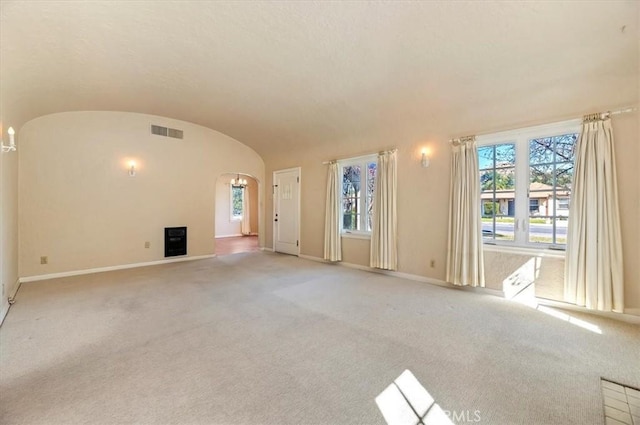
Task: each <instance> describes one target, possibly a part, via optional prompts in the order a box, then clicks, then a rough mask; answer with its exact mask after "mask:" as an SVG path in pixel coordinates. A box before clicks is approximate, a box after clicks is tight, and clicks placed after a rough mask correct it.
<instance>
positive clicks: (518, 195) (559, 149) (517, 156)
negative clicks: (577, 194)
mask: <svg viewBox="0 0 640 425" xmlns="http://www.w3.org/2000/svg"><path fill="white" fill-rule="evenodd" d="M579 131H580V122H579V121H568V122H564V123H558V124H552V125H545V126H538V127H530V128H526V129H521V130H517V131H512V132H504V133H498V134H493V135H487V136H480V137H478V139H477V143H478V168H479V170H480V188H481V195H480V202H481V203H482V204H481V205H482V207H481V213H482V236H483V239H484V240H485V242H489V243H495V244H504V245H518V246H538V247H540V246H543V247H557V248H564V247H565V246H566V243H567V223H568V220H569V204H570V201H571V187H572V182H573V169H574V159H575V148H576V142H577V140H578V135H579Z"/></svg>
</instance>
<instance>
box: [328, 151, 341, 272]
mask: <svg viewBox="0 0 640 425" xmlns="http://www.w3.org/2000/svg"><path fill="white" fill-rule="evenodd" d="M339 172H340V168H339V167H338V164H337V163H335V162H333V163H331V164H329V171H328V173H327V202H326V211H325V218H324V259H325V260H329V261H342V241H341V239H340V220H341V219H342V217H341V214H340V212H341V208H340V175H339Z"/></svg>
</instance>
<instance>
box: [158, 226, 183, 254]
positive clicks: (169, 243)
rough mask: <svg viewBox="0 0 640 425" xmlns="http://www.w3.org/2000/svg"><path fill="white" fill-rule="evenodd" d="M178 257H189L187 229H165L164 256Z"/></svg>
mask: <svg viewBox="0 0 640 425" xmlns="http://www.w3.org/2000/svg"><path fill="white" fill-rule="evenodd" d="M178 255H187V228H186V227H165V228H164V256H165V257H176V256H178Z"/></svg>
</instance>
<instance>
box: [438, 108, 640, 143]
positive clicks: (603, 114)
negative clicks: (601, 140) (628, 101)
mask: <svg viewBox="0 0 640 425" xmlns="http://www.w3.org/2000/svg"><path fill="white" fill-rule="evenodd" d="M635 110H636V108H634V107H633V106H630V107H627V108H620V109H616V110H613V111H604V112H600V113H599V114H600V117H601V118H606V117H607V116H611V115H620V114H628V113H629V112H633V111H635ZM597 114H598V112H596V113H595V114H594V115H597ZM581 118H583V117H579V118H575V119H581ZM542 125H544V124H542ZM493 133H501V131H500V130H498V131H492V132H491V133H480V134H477V135H475V136H465V137H456V138H453V139H449V143H458V142H460V141H466V140H468V139H470V138H473V137H476V136H484V135H487V134H493Z"/></svg>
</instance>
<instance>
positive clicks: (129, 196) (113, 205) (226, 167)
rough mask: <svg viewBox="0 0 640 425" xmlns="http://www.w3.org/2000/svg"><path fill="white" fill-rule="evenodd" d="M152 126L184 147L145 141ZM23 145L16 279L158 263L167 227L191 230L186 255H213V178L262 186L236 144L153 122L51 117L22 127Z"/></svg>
mask: <svg viewBox="0 0 640 425" xmlns="http://www.w3.org/2000/svg"><path fill="white" fill-rule="evenodd" d="M152 123H153V124H158V125H162V126H167V127H171V128H178V129H182V130H184V139H182V140H178V139H172V138H167V137H161V136H154V135H151V134H150V131H149V127H150V124H152ZM20 142H21V143H20V149H21V155H20V173H19V190H20V193H21V195H20V200H19V208H20V219H19V223H20V234H19V236H20V276H21V277H28V276H36V275H43V274H49V273H57V272H65V271H74V270H83V269H90V268H97V267H107V266H114V265H122V264H132V263H139V262H147V261H154V260H160V259H163V258H164V257H163V256H164V250H163V248H164V247H163V238H164V234H163V229H164V227H168V226H187V227H188V248H187V249H188V255H189V256H198V255H208V254H213V253H214V244H215V241H214V238H213V235H214V220H213V217H214V216H215V193H216V188H215V184H216V183H215V182H216V180H217V178H218V176H220V175H221V174H224V173H226V172H230V171H239V172H242V173H246V174H250V175H253V176H256V177H257V178H258V179H261V180H263V179H264V163H263V161H262V159H261V158H260V156H259V155H258V154H257V153H256V152H254V151H253V150H252V149H250V148H248V147H247V146H245V145H243V144H241V143H240V142H238V141H237V140H234V139H232V138H230V137H228V136H225V135H223V134H221V133H219V132H216V131H213V130H210V129H208V128H205V127H201V126H198V125H194V124H191V123H187V122H183V121H178V120H172V119H168V118H162V117H157V116H151V115H144V114H135V113H127V112H88V111H85V112H66V113H60V114H53V115H47V116H43V117H40V118H36V119H34V120H32V121H30V122H28V123H27V124H25V125H24V126H23V128H22V131H21V139H20ZM131 159H133V160H135V161H136V162H137V164H138V166H137V169H138V171H137V175H136V176H135V177H130V176H129V175H128V172H127V163H128V161H129V160H131ZM261 200H262V198H261V197H260V202H261ZM146 241H149V242H151V247H150V248H148V249H146V248H145V247H144V244H145V242H146ZM260 244H261V245H263V242H262V241H261V242H260ZM41 256H48V259H49V264H47V265H41V264H40V257H41Z"/></svg>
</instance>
